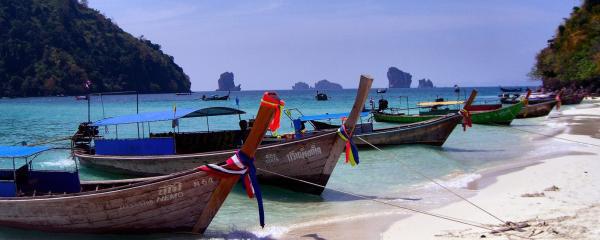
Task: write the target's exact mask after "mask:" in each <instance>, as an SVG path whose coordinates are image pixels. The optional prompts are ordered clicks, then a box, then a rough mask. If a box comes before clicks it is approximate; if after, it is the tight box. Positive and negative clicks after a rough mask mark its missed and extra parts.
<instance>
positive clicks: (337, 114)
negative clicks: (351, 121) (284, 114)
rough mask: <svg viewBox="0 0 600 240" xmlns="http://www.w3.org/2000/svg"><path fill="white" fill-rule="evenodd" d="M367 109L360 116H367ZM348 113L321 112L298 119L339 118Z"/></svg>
mask: <svg viewBox="0 0 600 240" xmlns="http://www.w3.org/2000/svg"><path fill="white" fill-rule="evenodd" d="M369 113H370V112H368V111H364V112H361V113H360V116H361V117H366V116H369ZM348 115H350V113H332V114H329V113H326V114H321V115H312V116H302V117H299V118H298V120H300V121H303V122H304V121H311V120H323V119H340V118H343V117H348Z"/></svg>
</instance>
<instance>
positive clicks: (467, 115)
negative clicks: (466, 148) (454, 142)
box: [458, 108, 473, 131]
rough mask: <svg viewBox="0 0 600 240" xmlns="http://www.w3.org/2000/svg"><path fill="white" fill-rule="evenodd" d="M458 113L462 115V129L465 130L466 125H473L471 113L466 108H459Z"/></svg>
mask: <svg viewBox="0 0 600 240" xmlns="http://www.w3.org/2000/svg"><path fill="white" fill-rule="evenodd" d="M458 113H459V114H460V115H461V116H462V119H463V120H462V127H463V131H467V127H473V120H471V113H470V112H469V111H468V110H467V109H464V108H463V109H461V110H460V111H458Z"/></svg>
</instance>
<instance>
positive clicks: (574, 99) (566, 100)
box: [561, 94, 585, 105]
mask: <svg viewBox="0 0 600 240" xmlns="http://www.w3.org/2000/svg"><path fill="white" fill-rule="evenodd" d="M584 97H585V96H584V95H582V94H574V95H569V96H564V97H561V104H563V105H574V104H580V103H581V102H582V101H583V99H584Z"/></svg>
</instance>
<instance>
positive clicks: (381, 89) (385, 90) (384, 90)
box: [377, 88, 387, 93]
mask: <svg viewBox="0 0 600 240" xmlns="http://www.w3.org/2000/svg"><path fill="white" fill-rule="evenodd" d="M386 92H387V88H378V89H377V93H386Z"/></svg>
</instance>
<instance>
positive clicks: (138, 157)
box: [73, 130, 336, 160]
mask: <svg viewBox="0 0 600 240" xmlns="http://www.w3.org/2000/svg"><path fill="white" fill-rule="evenodd" d="M335 133H336V132H335V130H325V131H322V132H318V133H317V135H313V136H309V137H306V138H299V139H293V140H291V141H285V142H281V143H273V144H265V145H263V146H259V147H258V150H262V149H269V148H274V147H282V146H286V145H290V144H297V143H298V142H301V141H308V140H313V139H314V138H322V137H326V136H327V135H331V134H335ZM236 150H237V149H230V150H222V151H211V152H203V153H186V154H169V155H147V156H144V155H135V156H126V155H96V154H87V153H82V152H81V151H75V152H74V153H73V155H74V156H75V157H84V158H94V159H115V158H120V159H127V160H150V159H165V160H166V159H180V158H194V157H206V156H212V155H221V154H226V153H231V154H233V153H235V151H236Z"/></svg>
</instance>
